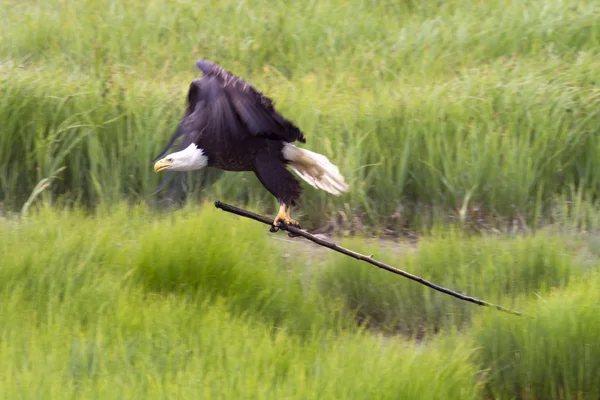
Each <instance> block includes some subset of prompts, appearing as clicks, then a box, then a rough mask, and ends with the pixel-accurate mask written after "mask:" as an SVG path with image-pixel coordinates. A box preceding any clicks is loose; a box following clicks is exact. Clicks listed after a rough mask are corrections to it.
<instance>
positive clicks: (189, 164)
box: [154, 143, 208, 172]
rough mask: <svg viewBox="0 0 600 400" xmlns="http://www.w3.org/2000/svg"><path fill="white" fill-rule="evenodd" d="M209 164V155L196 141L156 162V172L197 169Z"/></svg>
mask: <svg viewBox="0 0 600 400" xmlns="http://www.w3.org/2000/svg"><path fill="white" fill-rule="evenodd" d="M207 165H208V157H207V156H206V155H205V154H204V151H203V150H202V149H200V148H198V146H196V145H195V144H194V143H192V144H190V145H189V146H188V147H186V148H185V149H184V150H181V151H177V152H175V153H171V154H169V155H168V156H166V157H165V158H163V159H161V160H158V161H157V162H156V163H155V164H154V172H161V171H165V170H169V171H195V170H199V169H202V168H204V167H206V166H207Z"/></svg>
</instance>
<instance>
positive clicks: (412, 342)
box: [0, 204, 600, 399]
mask: <svg viewBox="0 0 600 400" xmlns="http://www.w3.org/2000/svg"><path fill="white" fill-rule="evenodd" d="M223 220H224V218H223V213H222V212H221V211H219V210H216V209H214V208H213V207H212V206H211V205H210V204H209V205H206V206H204V207H201V208H198V207H186V208H185V209H184V210H180V211H177V212H174V213H170V214H169V215H165V216H162V217H158V218H157V217H156V216H154V215H153V214H152V213H151V212H149V211H147V210H145V209H144V208H143V207H136V208H133V209H132V208H130V207H126V206H119V207H116V208H113V209H112V210H111V211H110V212H103V213H98V214H96V215H95V216H93V217H92V216H85V215H84V213H83V212H81V211H63V212H61V211H56V210H51V209H41V210H39V212H38V213H37V214H36V216H35V217H30V218H26V219H23V220H15V219H5V220H4V221H3V224H2V225H1V226H0V230H1V231H0V234H1V236H2V238H3V240H2V241H1V242H0V252H1V254H2V267H1V268H0V299H1V301H2V304H3V307H2V308H0V321H2V323H1V324H0V359H2V360H3V361H2V363H0V391H1V393H2V397H3V398H115V397H118V398H140V399H141V398H144V399H146V398H198V396H201V397H203V398H214V397H216V398H232V397H234V398H298V399H300V398H302V399H304V398H315V399H317V398H318V399H322V398H410V399H417V398H419V399H439V398H445V399H471V398H472V399H482V398H498V399H500V398H502V399H504V398H514V397H513V396H517V397H519V398H536V399H537V398H540V399H541V398H544V399H564V398H593V397H594V393H596V394H597V393H598V390H600V387H599V381H598V372H600V361H599V360H600V346H598V343H597V340H596V338H597V335H598V334H599V333H600V332H598V329H599V328H598V327H599V326H600V317H599V316H598V313H597V308H598V306H599V305H600V296H599V295H598V290H597V288H598V284H599V283H600V280H599V279H600V278H599V277H598V275H597V265H598V255H597V245H596V244H595V242H593V241H590V242H589V244H587V245H585V246H582V241H581V240H576V239H571V240H565V239H564V238H561V237H559V236H557V234H555V233H551V232H547V233H543V234H539V235H537V236H536V237H529V238H528V237H516V238H512V239H509V238H506V239H502V240H499V239H497V238H492V237H487V236H483V237H479V238H470V239H465V238H460V237H459V236H457V235H458V234H457V233H454V232H452V231H447V232H438V233H436V234H433V235H431V236H430V237H428V238H427V239H424V241H423V242H422V243H419V244H418V245H417V246H413V248H412V249H411V250H410V251H402V249H397V248H396V249H395V250H394V249H386V248H385V246H389V244H379V245H378V244H377V243H364V242H363V243H362V248H361V249H362V250H370V251H372V252H374V253H375V254H376V255H377V257H379V256H380V255H385V257H382V258H384V259H386V261H389V262H393V263H394V264H395V265H399V266H402V267H404V268H406V269H409V270H411V271H413V272H416V273H419V274H422V275H423V276H427V277H428V278H431V279H433V280H437V281H438V282H439V283H442V284H444V285H446V286H448V287H450V288H454V289H457V290H461V291H465V292H467V293H468V294H470V295H474V296H477V297H484V298H487V299H488V300H492V301H495V302H498V303H500V304H502V305H504V306H510V307H513V308H516V309H519V310H522V311H525V312H527V313H529V314H530V315H534V318H527V317H517V316H513V315H504V314H500V313H498V312H497V311H495V310H493V309H483V308H479V307H478V306H476V305H473V304H466V303H465V304H463V303H460V302H459V301H458V300H455V299H453V298H451V297H449V296H446V295H443V294H441V293H438V292H433V291H431V290H428V289H425V288H423V287H422V286H418V285H416V283H414V282H413V283H407V282H406V281H404V280H401V279H400V278H399V277H397V276H394V275H392V274H389V273H387V272H382V271H379V270H377V269H376V268H375V267H372V266H368V265H367V264H364V265H358V264H355V263H349V262H348V261H347V260H346V258H345V257H344V256H342V255H335V256H330V257H327V256H324V255H323V254H322V251H323V250H322V249H320V248H317V247H316V246H314V245H312V244H308V243H307V242H304V241H300V240H298V241H296V240H294V241H292V242H291V243H289V241H288V240H279V239H283V238H286V236H285V235H275V236H274V235H272V234H270V233H269V232H268V228H267V229H265V228H263V227H261V226H259V225H257V224H254V223H252V222H251V221H243V220H240V221H236V223H231V224H222V221H223ZM344 244H346V245H348V246H350V245H352V246H356V245H357V243H356V242H355V241H354V240H349V241H345V242H344ZM232 249H235V251H232ZM378 251H379V253H378ZM357 322H359V323H357ZM491 396H493V397H491ZM577 396H579V397H577Z"/></svg>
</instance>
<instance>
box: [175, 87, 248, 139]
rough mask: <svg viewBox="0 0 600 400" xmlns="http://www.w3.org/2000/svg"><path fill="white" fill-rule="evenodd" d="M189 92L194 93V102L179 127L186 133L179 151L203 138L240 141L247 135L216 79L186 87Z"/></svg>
mask: <svg viewBox="0 0 600 400" xmlns="http://www.w3.org/2000/svg"><path fill="white" fill-rule="evenodd" d="M190 92H194V93H196V94H195V95H192V96H191V98H195V99H196V103H195V104H193V105H192V104H190V106H189V107H194V108H192V112H191V113H190V114H189V115H188V116H187V117H186V118H185V119H184V120H183V121H182V123H181V125H182V129H183V130H184V131H185V132H187V134H186V137H185V139H184V140H183V141H182V143H181V148H185V147H187V146H189V145H190V143H196V142H198V140H199V139H200V137H201V136H203V135H207V134H208V135H212V136H213V140H217V141H218V140H219V139H220V138H225V136H226V135H229V136H231V137H234V138H243V136H244V135H246V134H247V133H246V129H245V127H244V125H243V123H242V122H241V121H240V119H239V117H238V116H237V115H236V113H235V111H234V109H233V107H232V105H231V103H230V101H229V99H228V98H227V96H226V94H225V92H224V90H223V88H222V86H221V83H220V82H219V81H218V80H217V79H216V78H214V77H205V78H203V79H195V80H194V81H193V82H192V84H191V86H190Z"/></svg>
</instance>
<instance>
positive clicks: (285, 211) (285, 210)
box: [273, 204, 300, 228]
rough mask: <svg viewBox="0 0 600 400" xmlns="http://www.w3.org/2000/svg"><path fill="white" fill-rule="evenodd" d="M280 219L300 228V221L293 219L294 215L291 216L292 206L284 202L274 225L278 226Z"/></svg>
mask: <svg viewBox="0 0 600 400" xmlns="http://www.w3.org/2000/svg"><path fill="white" fill-rule="evenodd" d="M279 221H281V222H283V223H284V224H286V225H290V226H294V227H296V228H300V224H299V223H298V221H295V220H293V219H292V217H291V216H290V208H289V207H287V206H286V205H285V204H282V205H281V207H279V212H278V213H277V216H276V217H275V220H274V221H273V226H274V227H276V228H277V227H278V224H279Z"/></svg>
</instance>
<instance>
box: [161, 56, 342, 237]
mask: <svg viewBox="0 0 600 400" xmlns="http://www.w3.org/2000/svg"><path fill="white" fill-rule="evenodd" d="M196 66H197V67H198V69H200V71H202V72H203V77H202V78H197V79H194V80H193V81H192V82H191V84H190V87H189V90H188V94H187V109H186V110H185V113H184V115H183V118H182V120H181V122H180V124H179V126H178V127H177V130H176V132H175V134H174V135H173V137H172V138H171V140H170V143H169V144H168V145H167V147H166V148H165V149H164V150H163V151H162V152H161V154H160V155H159V156H157V157H156V158H155V159H154V161H155V162H156V163H155V164H154V171H155V172H161V171H194V170H201V169H203V168H205V167H214V168H218V169H221V170H225V171H252V172H254V174H256V176H257V178H258V180H259V181H260V182H261V183H262V185H263V186H264V187H265V188H266V189H267V190H268V191H269V192H270V193H271V194H272V195H273V196H274V197H275V198H276V199H277V201H278V203H279V205H280V208H279V212H278V213H277V216H276V217H275V219H274V221H273V228H271V229H272V230H276V229H277V228H278V227H279V226H280V225H279V224H280V223H281V222H283V223H285V224H287V225H292V226H295V227H298V228H299V227H300V224H299V223H298V222H297V221H295V220H293V219H292V217H291V215H290V209H291V207H292V206H295V205H297V200H298V198H299V197H300V194H301V186H300V184H299V182H298V181H297V180H296V179H295V178H294V176H293V175H292V174H291V173H290V171H288V170H287V169H286V167H288V166H289V167H290V169H291V170H292V171H294V172H295V173H296V174H297V175H298V176H299V177H300V178H302V179H303V180H304V181H306V182H307V183H309V184H310V185H311V186H313V187H315V188H318V189H322V190H325V191H326V192H329V193H331V194H333V195H336V196H339V195H341V194H342V193H344V192H347V191H348V189H349V187H348V185H347V184H346V183H345V182H344V177H343V176H342V175H340V173H339V169H338V167H337V166H335V165H333V164H332V163H331V162H330V161H329V160H328V159H327V157H325V156H323V155H321V154H318V153H315V152H312V151H310V150H306V149H302V148H300V147H297V146H296V145H294V144H293V143H294V142H295V141H298V142H300V143H306V139H305V137H304V135H303V133H302V132H301V131H300V129H299V128H298V127H296V126H295V125H294V123H292V122H291V121H289V120H287V119H286V118H284V117H283V116H281V114H280V113H279V112H278V111H276V110H275V108H274V105H273V102H272V100H271V99H270V98H268V97H266V96H264V95H263V93H262V92H259V91H258V90H256V89H255V88H254V87H252V86H251V85H250V84H248V83H246V82H245V81H243V80H242V79H241V78H239V77H237V76H235V75H233V74H232V73H231V72H229V71H227V70H225V69H224V68H223V67H221V66H219V65H217V64H215V63H212V62H210V61H207V60H204V59H201V60H198V61H197V62H196ZM180 137H181V138H182V141H181V143H180V145H179V148H178V151H176V152H174V153H171V154H168V155H167V156H165V157H164V158H161V157H163V156H164V154H165V153H166V152H167V151H168V150H169V148H170V147H171V146H172V145H173V143H174V142H175V140H177V139H178V138H180ZM156 160H158V161H156Z"/></svg>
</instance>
